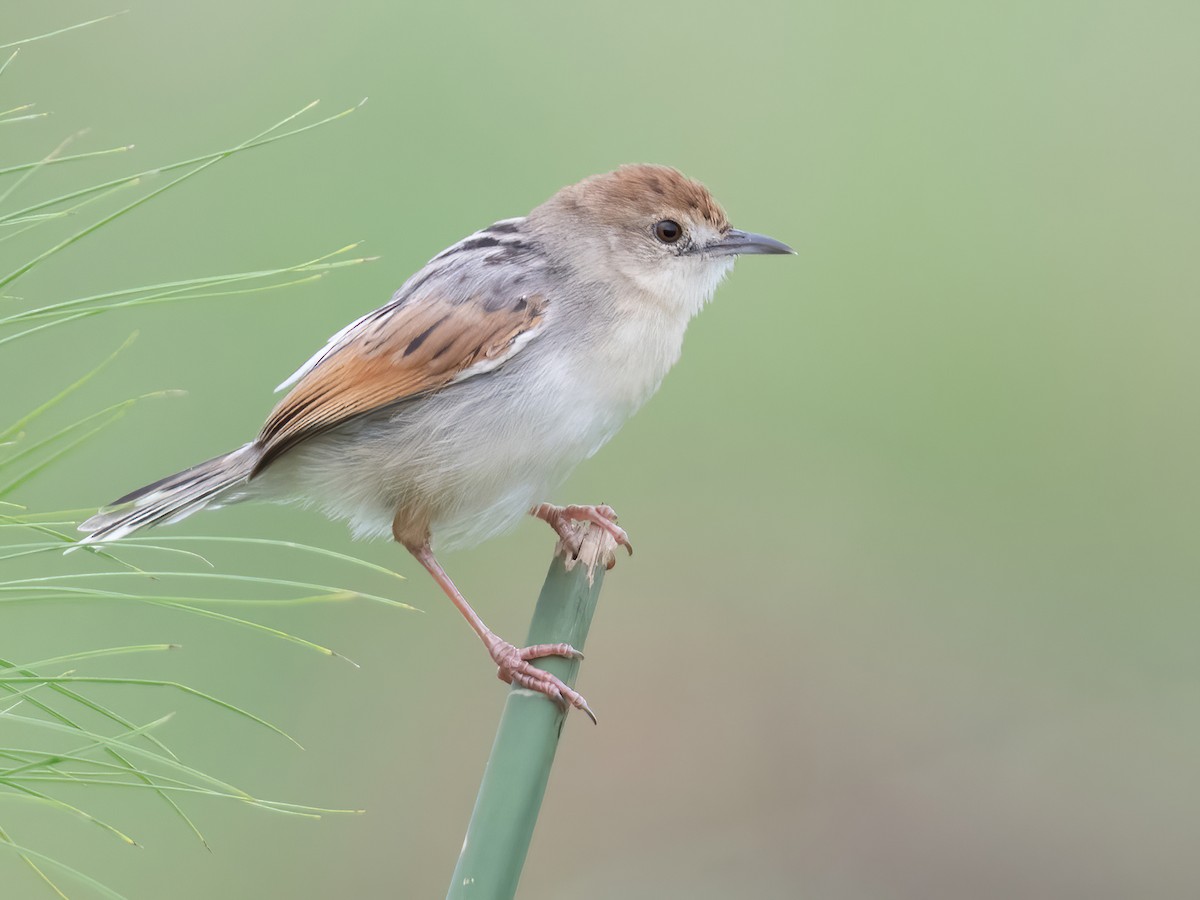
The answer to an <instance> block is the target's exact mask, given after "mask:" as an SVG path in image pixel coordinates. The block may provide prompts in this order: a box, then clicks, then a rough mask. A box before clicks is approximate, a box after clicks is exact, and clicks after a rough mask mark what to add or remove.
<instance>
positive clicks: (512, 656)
mask: <svg viewBox="0 0 1200 900" xmlns="http://www.w3.org/2000/svg"><path fill="white" fill-rule="evenodd" d="M488 650H489V652H490V653H491V655H492V659H494V660H495V661H496V666H497V669H496V677H497V678H499V679H500V680H501V681H503V682H506V683H507V684H515V685H516V686H518V687H522V688H525V689H526V690H530V691H536V692H537V693H539V694H545V695H546V696H547V697H549V698H550V699H551V700H553V701H554V702H555V703H557V704H558V705H559V706H560V707H561V708H562V709H564V710H569V709H570V708H571V707H574V708H575V709H578V710H580V711H581V712H583V713H584V714H585V715H586V716H587V717H588V718H589V719H591V720H592V724H593V725H595V724H597V722H596V714H595V713H593V712H592V709H591V707H590V706H588V704H587V701H586V700H584V699H583V695H582V694H580V693H579V692H578V691H576V690H574V689H573V688H571V687H570V686H568V685H567V684H566V683H565V682H564V681H563V680H562V679H560V678H559V677H558V676H556V675H552V674H551V673H550V672H547V671H546V670H545V669H539V668H537V667H536V666H534V665H532V664H531V663H530V662H529V661H530V660H531V659H541V658H543V657H546V656H563V657H566V658H567V659H583V654H582V653H580V652H579V651H578V650H576V649H575V648H574V647H572V646H571V645H570V644H535V645H534V646H532V647H525V648H523V649H518V648H517V647H514V646H513V645H512V644H510V643H508V641H502V640H500V639H499V638H496V639H495V641H494V642H492V643H491V644H489V646H488Z"/></svg>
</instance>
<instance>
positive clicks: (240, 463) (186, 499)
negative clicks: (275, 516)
mask: <svg viewBox="0 0 1200 900" xmlns="http://www.w3.org/2000/svg"><path fill="white" fill-rule="evenodd" d="M260 455H261V450H260V449H259V447H258V445H257V444H253V443H251V444H246V445H245V446H244V447H239V448H238V449H237V450H234V451H233V452H231V453H226V454H224V455H223V456H217V457H215V458H213V459H210V460H208V461H206V462H202V463H198V464H197V465H194V466H192V467H191V468H190V469H184V470H183V471H182V472H176V473H175V474H174V475H171V476H168V477H167V478H163V479H161V480H160V481H156V482H154V483H153V484H148V485H146V486H145V487H142V488H138V489H137V490H136V491H134V492H133V493H131V494H126V495H125V496H124V497H121V498H120V499H119V500H115V501H114V502H113V503H111V504H109V505H108V506H107V507H105V508H104V509H102V510H100V512H98V513H96V515H94V516H92V517H91V518H90V519H88V520H87V521H86V522H84V523H83V524H82V525H80V526H79V530H80V531H83V532H86V534H87V537H85V538H84V539H83V541H82V543H85V544H91V543H96V542H99V541H115V540H117V539H118V538H123V537H125V536H126V535H129V534H132V533H133V532H135V531H139V530H141V529H143V528H148V527H150V526H151V525H162V524H164V523H166V522H178V521H179V520H180V519H184V518H187V517H188V516H190V515H191V514H192V513H194V512H196V511H197V510H200V509H203V508H204V507H206V506H212V505H216V504H217V503H219V502H222V501H223V502H228V501H229V500H231V499H235V498H234V497H231V496H229V495H230V494H232V493H234V491H233V490H232V489H234V488H236V487H237V486H238V485H242V484H245V482H246V481H247V480H248V479H249V478H250V475H251V474H252V473H253V472H254V466H255V464H256V463H257V462H258V458H259V456H260Z"/></svg>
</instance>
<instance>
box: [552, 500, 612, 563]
mask: <svg viewBox="0 0 1200 900" xmlns="http://www.w3.org/2000/svg"><path fill="white" fill-rule="evenodd" d="M529 514H530V515H531V516H533V517H534V518H535V519H541V520H542V521H543V522H546V523H547V524H549V526H550V527H551V528H553V529H554V530H555V532H557V533H558V536H559V537H560V538H562V540H563V542H564V543H565V544H566V545H567V546H569V547H571V548H572V551H573V552H574V553H575V554H576V555H578V553H579V546H578V544H579V534H578V532H576V531H575V529H573V528H572V527H571V523H572V522H591V523H592V524H594V525H596V526H597V527H599V528H603V529H604V530H605V531H607V532H608V533H609V534H610V535H612V539H613V540H614V541H616V542H617V544H619V545H620V546H622V547H624V548H625V549H626V550H628V551H629V555H630V556H633V545H632V544H631V543H629V535H628V534H626V533H625V529H624V528H621V527H620V526H619V525H617V513H616V510H614V509H613V508H612V507H611V506H555V505H554V504H553V503H543V504H541V505H540V506H535V507H534V508H533V509H531V510H530V511H529ZM609 568H612V565H611V564H610V565H609Z"/></svg>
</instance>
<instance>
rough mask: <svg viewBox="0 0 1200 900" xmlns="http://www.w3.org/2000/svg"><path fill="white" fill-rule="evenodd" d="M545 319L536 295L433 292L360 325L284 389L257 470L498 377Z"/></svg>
mask: <svg viewBox="0 0 1200 900" xmlns="http://www.w3.org/2000/svg"><path fill="white" fill-rule="evenodd" d="M545 311H546V301H545V298H544V297H542V296H540V295H536V294H520V293H518V292H516V291H513V292H512V295H511V296H498V295H497V294H495V293H491V292H488V293H486V294H484V295H479V294H476V295H473V296H466V297H456V296H452V295H451V294H450V293H448V292H438V291H431V292H428V293H424V294H423V295H422V296H419V297H416V296H410V297H407V298H405V300H404V301H403V302H393V303H391V304H388V305H387V306H385V307H383V308H382V309H380V310H377V311H376V312H374V313H371V314H368V315H366V316H364V317H363V318H361V319H359V320H358V321H357V322H354V323H353V324H351V325H350V326H348V327H347V328H345V329H343V330H342V331H340V332H338V333H337V334H336V335H334V336H333V337H332V338H331V339H330V341H329V343H328V344H327V345H326V346H325V348H324V349H323V350H322V351H321V352H319V353H318V354H317V355H316V356H314V357H313V358H312V359H311V360H309V361H308V362H307V363H306V364H305V365H304V366H303V367H302V368H301V369H300V371H299V372H297V373H296V375H294V376H292V378H291V379H289V380H288V381H287V382H284V386H287V385H288V384H292V383H293V382H294V384H293V386H292V389H291V391H289V392H288V394H287V396H285V397H284V398H283V400H281V401H280V402H279V405H278V406H276V407H275V409H274V410H273V411H272V412H271V415H270V417H268V419H267V422H266V424H265V425H264V426H263V429H262V432H261V433H260V434H259V436H258V441H259V444H260V445H261V446H262V450H263V453H262V457H261V459H260V461H259V464H258V466H257V469H260V470H261V468H262V467H263V466H264V465H266V464H267V463H268V462H270V461H271V460H272V459H274V458H275V457H277V456H278V455H279V454H280V453H282V452H283V451H285V450H287V449H288V448H289V447H292V446H293V445H295V444H296V443H297V442H298V441H301V440H304V439H305V438H308V437H311V436H312V435H314V434H316V433H318V432H321V431H325V430H326V429H328V428H332V427H334V426H335V425H339V424H341V423H343V422H345V421H347V420H349V419H352V418H354V417H355V416H360V415H362V414H363V413H367V412H371V411H372V410H376V409H380V408H382V407H385V406H390V405H391V404H393V403H396V402H398V401H401V400H406V399H409V398H411V397H415V396H417V395H419V394H424V393H427V392H429V391H434V390H437V389H438V388H441V387H445V386H446V385H448V384H451V383H453V382H456V381H462V380H463V379H466V378H471V377H473V376H475V375H479V374H482V373H484V372H489V371H491V370H492V369H495V368H496V367H497V366H499V365H500V364H502V363H504V362H505V361H506V360H508V359H511V358H512V357H513V356H514V355H515V354H516V353H518V352H520V350H521V348H522V347H523V346H525V344H526V343H527V342H528V341H529V340H530V339H531V338H533V337H534V336H535V335H536V334H537V332H538V331H539V328H540V326H541V324H542V322H543V319H544V316H545Z"/></svg>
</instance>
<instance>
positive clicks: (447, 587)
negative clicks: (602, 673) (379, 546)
mask: <svg viewBox="0 0 1200 900" xmlns="http://www.w3.org/2000/svg"><path fill="white" fill-rule="evenodd" d="M406 546H407V545H406ZM408 552H409V553H411V554H412V555H413V556H415V557H416V558H417V562H419V563H420V564H421V565H423V566H424V567H425V569H426V570H427V571H428V572H429V574H430V575H432V576H433V580H434V581H436V582H437V583H438V586H439V587H441V589H442V590H443V591H445V593H446V596H447V597H449V598H450V602H451V603H453V604H454V605H455V607H457V609H458V611H459V612H460V613H462V614H463V618H465V619H466V620H467V624H469V625H470V626H471V628H473V629H474V631H475V633H476V634H477V635H479V639H480V640H482V641H483V645H484V646H485V647H487V649H488V653H490V654H491V657H492V659H493V660H495V663H496V665H497V666H498V667H499V668H498V669H497V672H496V675H497V676H498V677H499V678H500V680H501V681H504V682H507V683H508V684H515V685H518V686H519V687H523V688H526V689H528V690H531V691H537V692H538V693H539V694H545V695H546V696H547V697H549V698H550V699H551V700H553V701H554V702H556V703H558V704H559V705H560V706H562V707H563V708H568V707H571V706H573V707H575V708H576V709H579V710H582V711H583V712H584V713H586V714H587V716H588V718H589V719H591V720H592V722H593V723H594V722H595V721H596V716H595V714H594V713H593V712H592V710H591V709H590V708H589V707H588V705H587V701H586V700H584V699H583V697H582V696H581V695H580V694H579V693H577V692H576V691H574V690H572V689H571V688H570V687H568V686H567V685H566V684H565V683H564V682H563V681H562V680H561V679H559V678H557V677H555V676H554V675H551V674H550V673H549V672H546V671H544V670H543V669H539V668H537V667H536V666H533V665H531V664H530V662H529V661H530V660H532V659H541V658H542V657H544V656H565V657H567V658H568V659H583V654H582V653H580V652H579V651H578V650H576V649H575V648H574V647H572V646H571V645H570V644H537V645H535V646H533V647H525V648H524V649H520V648H518V647H514V646H513V645H512V644H510V643H509V642H508V641H505V640H502V639H501V638H499V637H497V636H496V635H495V634H493V633H492V631H491V629H490V628H488V627H487V626H486V625H484V624H483V620H482V619H481V618H479V616H478V615H477V614H476V612H475V610H473V609H471V604H469V603H468V602H467V598H466V597H464V596H463V595H462V593H461V592H460V591H459V590H458V588H457V587H455V586H454V582H453V581H451V580H450V576H449V575H447V574H446V570H445V569H443V568H442V566H441V564H440V563H439V562H438V561H437V559H436V558H435V557H434V555H433V551H432V550H430V549H429V542H428V541H426V542H425V543H423V544H421V545H420V546H418V547H408Z"/></svg>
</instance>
